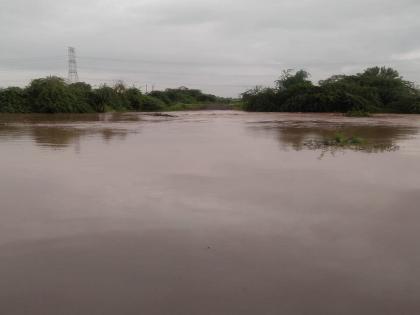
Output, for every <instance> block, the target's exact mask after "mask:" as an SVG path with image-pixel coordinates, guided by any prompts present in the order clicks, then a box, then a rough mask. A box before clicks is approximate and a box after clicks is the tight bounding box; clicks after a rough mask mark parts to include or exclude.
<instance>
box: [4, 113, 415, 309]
mask: <svg viewBox="0 0 420 315" xmlns="http://www.w3.org/2000/svg"><path fill="white" fill-rule="evenodd" d="M175 115H176V116H177V117H164V116H160V117H159V116H152V115H145V114H137V113H126V114H104V115H96V114H95V115H52V116H48V115H0V314H1V315H27V314H31V315H50V314H51V315H67V314H68V315H79V314H83V315H84V314H86V315H99V314H100V315H108V314H109V315H111V314H112V315H114V314H133V315H134V314H136V315H137V314H147V315H149V314H150V315H154V314H171V315H174V314H180V315H184V314H194V315H195V314H203V315H207V314H208V315H210V314H211V315H213V314H226V315H227V314H229V315H232V314H292V315H294V314H299V315H300V314H320V315H326V314H340V315H341V314H344V315H346V314H349V315H350V314H352V315H353V314H381V315H384V314H393V315H394V314H410V315H411V314H420V246H419V239H420V116H415V115H413V116H404V115H378V116H375V117H373V118H344V117H341V116H339V115H333V114H270V113H257V114H255V113H241V112H234V111H223V112H222V111H203V112H182V113H175ZM337 131H340V132H342V133H343V134H347V135H349V136H353V135H354V136H358V137H363V138H364V139H366V141H367V142H368V143H369V145H372V147H368V148H366V149H364V150H352V149H350V148H338V149H335V148H331V149H330V148H322V149H321V148H320V149H318V148H316V147H313V146H307V145H306V143H307V141H310V140H316V139H322V138H325V137H330V136H333V135H334V134H335V133H336V132H337Z"/></svg>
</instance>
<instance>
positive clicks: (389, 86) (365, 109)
mask: <svg viewBox="0 0 420 315" xmlns="http://www.w3.org/2000/svg"><path fill="white" fill-rule="evenodd" d="M308 78H309V74H308V73H307V72H306V71H304V70H300V71H298V72H296V73H295V74H293V73H292V72H291V71H284V72H283V74H282V75H281V77H280V79H279V80H278V81H276V86H275V88H261V87H257V88H255V89H253V90H249V91H247V92H245V93H243V94H242V101H243V102H244V106H243V108H244V109H245V110H248V111H279V112H342V113H354V114H361V113H369V112H395V113H420V93H419V91H418V90H417V89H416V88H415V87H414V84H413V83H412V82H409V81H405V80H404V79H403V78H402V77H400V75H399V74H398V72H397V71H395V70H393V69H391V68H385V67H382V68H379V67H374V68H369V69H366V70H365V71H364V72H363V73H359V74H357V75H351V76H346V75H335V76H332V77H331V78H329V79H327V80H324V81H320V82H319V85H314V84H313V83H312V82H311V81H310V80H309V79H308ZM364 116H365V115H364Z"/></svg>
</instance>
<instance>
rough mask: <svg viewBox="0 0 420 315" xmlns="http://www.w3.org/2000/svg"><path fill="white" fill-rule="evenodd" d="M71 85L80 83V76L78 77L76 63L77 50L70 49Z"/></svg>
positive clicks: (69, 77)
mask: <svg viewBox="0 0 420 315" xmlns="http://www.w3.org/2000/svg"><path fill="white" fill-rule="evenodd" d="M68 53H69V76H68V80H69V83H76V82H79V76H78V75H77V63H76V49H75V48H74V47H69V49H68Z"/></svg>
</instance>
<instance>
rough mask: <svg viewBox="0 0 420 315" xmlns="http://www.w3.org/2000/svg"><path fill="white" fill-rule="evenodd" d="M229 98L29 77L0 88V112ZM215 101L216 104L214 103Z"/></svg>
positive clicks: (154, 106) (194, 105) (157, 106)
mask: <svg viewBox="0 0 420 315" xmlns="http://www.w3.org/2000/svg"><path fill="white" fill-rule="evenodd" d="M229 102H230V99H224V98H218V97H216V96H214V95H210V94H204V93H202V92H201V91H200V90H194V89H188V88H185V87H181V88H178V89H167V90H165V91H154V92H151V93H149V94H147V95H144V94H143V93H142V92H141V91H140V90H139V89H137V88H135V87H129V88H127V87H126V86H125V85H124V83H123V82H122V81H119V82H117V83H116V84H115V85H114V86H112V87H111V86H107V85H102V86H100V87H99V88H96V89H92V87H91V86H90V85H89V84H87V83H83V82H78V83H73V84H68V83H66V81H65V80H63V79H61V78H58V77H47V78H42V79H36V80H33V81H32V82H31V83H30V85H29V86H28V87H26V88H24V89H22V88H18V87H10V88H6V89H0V112H8V113H26V112H36V113H88V112H100V113H102V112H106V111H160V110H187V109H203V108H205V104H213V103H218V104H229ZM216 105H217V104H216Z"/></svg>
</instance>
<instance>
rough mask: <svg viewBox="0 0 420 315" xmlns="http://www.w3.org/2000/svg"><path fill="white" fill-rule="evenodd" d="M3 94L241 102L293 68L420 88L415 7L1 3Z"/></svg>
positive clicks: (144, 0)
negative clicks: (43, 81) (379, 73)
mask: <svg viewBox="0 0 420 315" xmlns="http://www.w3.org/2000/svg"><path fill="white" fill-rule="evenodd" d="M0 5H1V7H0V42H1V50H0V85H3V86H4V85H9V84H26V83H27V82H28V80H29V79H30V78H31V77H37V76H42V75H48V74H54V75H61V76H65V75H66V47H67V46H69V45H73V46H75V47H76V49H77V53H78V55H79V57H80V59H79V60H78V62H79V76H80V78H81V79H83V80H86V81H88V82H90V83H92V84H98V83H100V82H101V81H102V82H107V83H109V82H112V81H114V80H118V79H123V80H124V81H126V82H127V83H128V84H138V85H145V84H149V85H151V84H154V85H156V87H158V88H165V87H173V86H179V85H191V86H193V87H198V88H202V89H203V90H205V91H209V92H213V93H217V94H222V95H231V96H236V95H237V94H238V93H240V92H242V91H244V90H245V89H247V88H248V87H251V86H252V85H256V84H263V85H264V84H271V82H272V81H274V80H275V79H276V78H277V76H278V74H279V73H280V71H281V70H282V69H285V68H301V67H302V68H305V69H306V70H308V71H310V72H311V73H312V74H313V79H314V80H318V79H321V78H322V77H325V76H329V75H331V74H334V73H343V72H358V71H360V70H362V68H363V67H366V66H372V65H387V66H393V67H395V68H397V69H398V70H400V72H401V73H402V74H403V75H404V76H406V77H407V78H408V79H410V80H415V81H417V82H420V54H419V51H420V44H419V43H418V41H417V40H416V38H417V35H418V30H419V29H420V20H419V19H418V15H419V14H420V2H419V1H412V0H400V1H391V0H364V1H362V0H346V1H336V0H301V1H294V0H260V1H255V0H224V1H222V0H213V1H210V0H200V1H198V0H93V1H83V0H73V1H71V2H67V1H61V0H55V1H54V0H38V1H33V0H0Z"/></svg>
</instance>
